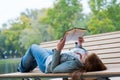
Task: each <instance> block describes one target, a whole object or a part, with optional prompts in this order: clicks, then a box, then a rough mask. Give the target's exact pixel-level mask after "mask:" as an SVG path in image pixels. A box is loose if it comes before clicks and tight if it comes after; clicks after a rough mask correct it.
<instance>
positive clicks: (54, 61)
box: [50, 49, 60, 72]
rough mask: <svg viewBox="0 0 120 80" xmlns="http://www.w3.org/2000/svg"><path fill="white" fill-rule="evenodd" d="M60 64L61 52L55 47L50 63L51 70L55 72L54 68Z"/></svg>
mask: <svg viewBox="0 0 120 80" xmlns="http://www.w3.org/2000/svg"><path fill="white" fill-rule="evenodd" d="M59 64H60V52H59V51H57V50H56V49H53V56H52V62H51V64H50V71H51V72H53V70H54V68H55V67H56V66H57V65H59Z"/></svg>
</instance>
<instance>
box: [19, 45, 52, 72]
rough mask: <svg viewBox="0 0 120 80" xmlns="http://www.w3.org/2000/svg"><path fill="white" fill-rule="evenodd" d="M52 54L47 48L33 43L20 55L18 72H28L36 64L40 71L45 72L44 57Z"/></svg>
mask: <svg viewBox="0 0 120 80" xmlns="http://www.w3.org/2000/svg"><path fill="white" fill-rule="evenodd" d="M52 54H53V52H52V50H48V49H45V48H42V47H40V45H36V44H33V45H32V46H31V47H30V48H29V49H28V50H27V52H26V54H25V55H24V56H23V57H22V59H21V62H20V64H19V66H18V70H19V71H20V72H29V71H31V70H33V69H34V68H35V67H36V66H38V67H39V69H40V70H41V71H42V72H45V69H46V66H45V62H46V59H47V57H48V56H49V55H52Z"/></svg>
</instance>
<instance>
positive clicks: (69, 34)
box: [65, 28, 86, 42]
mask: <svg viewBox="0 0 120 80" xmlns="http://www.w3.org/2000/svg"><path fill="white" fill-rule="evenodd" d="M85 32H86V30H85V29H80V28H75V29H71V30H68V31H66V33H65V36H66V42H67V41H70V40H72V41H77V40H78V38H79V37H83V36H84V34H85Z"/></svg>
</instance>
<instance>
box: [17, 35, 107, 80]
mask: <svg viewBox="0 0 120 80" xmlns="http://www.w3.org/2000/svg"><path fill="white" fill-rule="evenodd" d="M65 41H66V38H65V37H64V38H63V39H61V40H60V42H59V43H58V44H57V48H56V49H53V50H48V49H45V48H42V47H40V46H39V45H36V44H33V45H32V46H31V47H30V48H29V49H28V50H27V52H26V54H25V55H24V56H23V57H22V59H21V62H20V64H19V66H18V71H19V72H29V71H31V70H33V69H34V68H35V67H36V66H38V67H39V69H40V70H41V71H42V72H43V73H72V72H73V80H77V79H78V78H77V79H76V75H77V74H78V73H81V71H82V72H83V71H84V72H90V71H101V70H106V66H105V65H104V64H103V63H102V61H101V60H100V59H99V57H98V56H97V55H96V54H88V53H87V51H86V50H85V49H84V48H83V47H82V43H83V42H84V40H83V38H81V37H79V39H78V46H77V47H75V48H73V49H71V50H69V51H66V52H63V53H62V52H61V51H62V49H63V47H64V44H65ZM77 70H79V71H77ZM75 71H77V73H76V72H75ZM103 80H107V79H103Z"/></svg>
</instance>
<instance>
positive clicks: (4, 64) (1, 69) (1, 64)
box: [0, 58, 50, 80]
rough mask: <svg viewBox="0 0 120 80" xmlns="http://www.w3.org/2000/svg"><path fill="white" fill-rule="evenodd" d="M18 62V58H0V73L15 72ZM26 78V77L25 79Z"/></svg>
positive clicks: (6, 79) (13, 79)
mask: <svg viewBox="0 0 120 80" xmlns="http://www.w3.org/2000/svg"><path fill="white" fill-rule="evenodd" d="M19 62H20V58H19V59H1V60H0V74H5V73H13V72H17V67H18V64H19ZM0 80H22V78H10V79H9V78H4V79H1V78H0ZM25 80H27V79H25ZM32 80H34V79H32ZM41 80H50V79H44V78H43V79H41Z"/></svg>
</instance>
